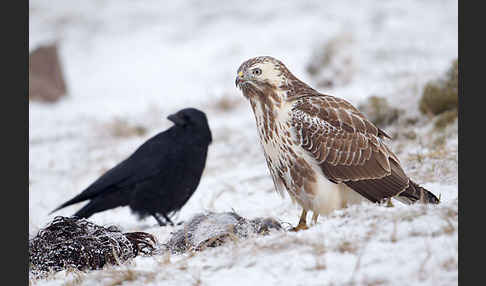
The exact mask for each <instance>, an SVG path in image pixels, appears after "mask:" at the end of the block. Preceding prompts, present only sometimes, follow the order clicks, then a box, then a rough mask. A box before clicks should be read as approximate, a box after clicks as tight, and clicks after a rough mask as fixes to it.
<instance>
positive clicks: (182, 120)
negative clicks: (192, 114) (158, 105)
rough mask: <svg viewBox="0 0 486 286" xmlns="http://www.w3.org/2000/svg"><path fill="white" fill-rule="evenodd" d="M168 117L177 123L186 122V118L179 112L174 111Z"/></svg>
mask: <svg viewBox="0 0 486 286" xmlns="http://www.w3.org/2000/svg"><path fill="white" fill-rule="evenodd" d="M167 119H169V120H170V121H172V122H174V123H175V124H177V125H184V124H185V123H186V122H185V121H184V119H182V118H180V117H179V116H178V115H177V113H174V114H171V115H169V116H167Z"/></svg>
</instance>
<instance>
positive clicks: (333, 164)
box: [235, 56, 439, 231]
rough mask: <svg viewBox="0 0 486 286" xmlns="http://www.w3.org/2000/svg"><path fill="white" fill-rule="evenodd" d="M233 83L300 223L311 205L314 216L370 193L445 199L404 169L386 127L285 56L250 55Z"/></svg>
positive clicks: (374, 197) (375, 198)
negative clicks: (294, 68) (302, 75)
mask: <svg viewBox="0 0 486 286" xmlns="http://www.w3.org/2000/svg"><path fill="white" fill-rule="evenodd" d="M235 84H236V86H237V87H239V88H240V89H241V90H242V92H243V95H244V96H245V97H246V98H247V99H248V100H249V101H250V104H251V107H252V109H253V113H254V115H255V119H256V124H257V129H258V135H259V137H260V142H261V144H262V146H263V150H264V155H265V159H266V161H267V165H268V169H269V170H270V174H271V175H272V179H273V182H274V184H275V188H276V190H277V191H278V192H279V193H280V194H281V195H283V193H284V190H286V191H287V192H288V194H289V195H290V197H291V198H292V200H293V201H296V202H297V203H299V205H300V206H302V208H303V210H302V215H301V217H300V221H299V224H298V225H297V226H296V227H295V228H294V230H296V231H297V230H301V229H306V228H307V223H306V216H307V212H308V211H312V212H313V217H312V220H313V221H314V223H315V222H316V220H317V217H318V216H319V214H322V215H325V214H328V213H330V212H331V211H333V210H335V209H339V208H342V207H345V206H346V205H349V204H353V203H359V202H361V201H363V200H366V199H367V200H369V201H372V202H382V201H383V200H385V199H390V198H391V197H393V198H396V199H398V200H399V201H401V202H403V203H406V204H411V203H414V202H416V201H418V200H420V201H422V202H425V203H434V204H437V203H438V202H439V199H438V198H437V197H436V196H435V195H434V194H432V193H431V192H429V191H427V190H426V189H424V188H423V187H420V186H419V185H418V184H416V183H415V182H413V181H412V180H411V179H410V178H409V177H408V176H407V175H406V174H405V172H404V171H403V169H402V167H401V166H400V161H399V160H398V158H397V157H396V155H395V154H393V152H392V151H391V150H390V149H389V148H388V147H387V146H386V144H385V141H384V138H388V139H389V138H390V137H389V136H388V135H387V134H386V133H385V132H384V131H383V130H381V129H380V128H377V127H376V126H375V125H374V124H373V123H371V122H370V121H369V120H368V119H367V118H366V117H365V116H364V115H363V114H362V113H361V112H360V111H359V110H357V109H356V108H355V107H354V106H352V105H351V104H350V103H349V102H347V101H346V100H344V99H341V98H338V97H334V96H331V95H326V94H322V93H319V92H318V91H316V90H315V89H313V88H312V87H310V86H308V85H307V84H305V83H304V82H302V81H300V80H299V79H298V78H296V77H295V76H294V75H293V74H292V73H291V72H290V71H289V70H288V69H287V68H286V67H285V65H284V64H283V63H282V62H280V61H279V60H277V59H275V58H272V57H268V56H265V57H255V58H251V59H249V60H247V61H245V62H244V63H243V64H242V65H241V66H240V68H239V69H238V75H237V77H236V82H235Z"/></svg>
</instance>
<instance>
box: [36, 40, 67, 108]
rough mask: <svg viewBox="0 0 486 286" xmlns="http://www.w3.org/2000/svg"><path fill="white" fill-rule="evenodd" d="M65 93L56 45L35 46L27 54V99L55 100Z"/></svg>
mask: <svg viewBox="0 0 486 286" xmlns="http://www.w3.org/2000/svg"><path fill="white" fill-rule="evenodd" d="M65 95H66V85H65V82H64V76H63V72H62V68H61V64H60V60H59V55H58V51H57V45H56V44H53V45H48V46H43V47H39V48H37V49H36V50H34V51H33V52H32V53H31V54H30V56H29V100H38V101H43V102H55V101H57V100H58V99H59V98H60V97H62V96H65Z"/></svg>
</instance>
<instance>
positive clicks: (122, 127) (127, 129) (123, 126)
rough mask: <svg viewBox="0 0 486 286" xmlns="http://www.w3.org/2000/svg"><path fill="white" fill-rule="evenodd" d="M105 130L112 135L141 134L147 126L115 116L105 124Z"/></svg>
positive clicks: (145, 131)
mask: <svg viewBox="0 0 486 286" xmlns="http://www.w3.org/2000/svg"><path fill="white" fill-rule="evenodd" d="M106 130H108V132H109V133H110V134H111V135H112V136H114V137H120V138H125V137H132V136H143V135H145V134H146V133H147V128H146V127H144V126H142V125H139V124H133V123H129V122H128V121H127V120H125V119H120V118H115V119H114V120H113V121H112V122H110V123H108V124H107V125H106Z"/></svg>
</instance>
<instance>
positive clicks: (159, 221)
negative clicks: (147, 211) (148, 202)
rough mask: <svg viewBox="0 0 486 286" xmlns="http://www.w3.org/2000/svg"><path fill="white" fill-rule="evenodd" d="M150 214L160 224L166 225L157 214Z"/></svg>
mask: <svg viewBox="0 0 486 286" xmlns="http://www.w3.org/2000/svg"><path fill="white" fill-rule="evenodd" d="M152 216H153V217H154V218H155V220H157V222H158V223H159V225H160V226H166V225H167V224H166V223H165V222H164V221H162V220H161V219H160V217H159V216H158V215H157V214H152Z"/></svg>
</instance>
